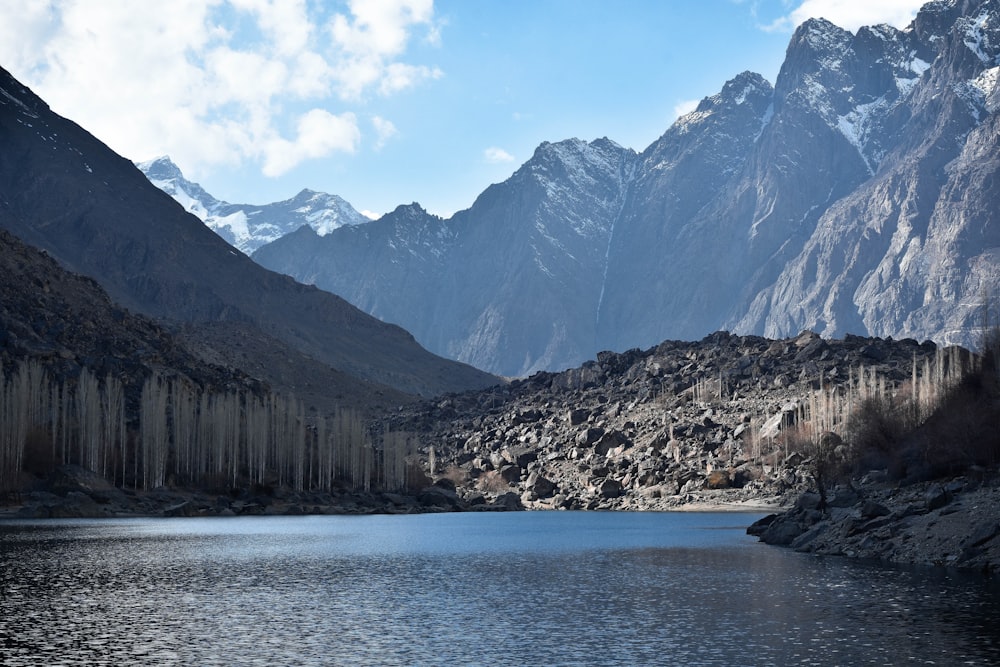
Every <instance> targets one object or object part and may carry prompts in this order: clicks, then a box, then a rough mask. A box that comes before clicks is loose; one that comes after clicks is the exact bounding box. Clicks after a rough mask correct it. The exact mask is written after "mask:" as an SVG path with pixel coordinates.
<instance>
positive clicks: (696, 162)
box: [254, 0, 1000, 375]
mask: <svg viewBox="0 0 1000 667" xmlns="http://www.w3.org/2000/svg"><path fill="white" fill-rule="evenodd" d="M998 73H1000V2H998V1H997V0H950V1H939V2H931V3H928V4H927V5H925V6H924V7H923V8H922V9H921V11H920V12H919V13H918V15H917V17H916V18H915V20H914V21H913V23H912V24H911V25H910V26H909V27H907V28H906V29H905V30H897V29H895V28H892V27H890V26H886V25H881V26H874V27H865V28H861V29H859V30H858V31H857V33H851V32H848V31H846V30H843V29H841V28H838V27H837V26H835V25H833V24H832V23H830V22H828V21H825V20H821V19H818V20H810V21H807V22H805V23H804V24H803V25H801V26H800V27H799V28H798V29H797V30H796V31H795V33H794V35H793V36H792V38H791V40H790V42H789V46H788V50H787V53H786V57H785V61H784V63H783V65H782V68H781V70H780V72H779V74H778V77H777V79H776V81H775V83H774V85H773V87H772V86H771V84H770V83H768V82H767V81H765V80H764V79H763V78H762V77H760V76H759V75H756V74H753V73H750V72H745V73H743V74H740V75H738V76H737V77H735V78H733V79H732V80H731V81H729V82H727V83H726V84H725V85H724V86H723V88H722V90H721V91H720V92H719V93H718V94H717V95H714V96H712V97H709V98H706V99H705V100H703V101H702V102H701V104H700V105H699V106H698V108H697V109H696V110H695V111H694V112H692V113H690V114H687V115H685V116H683V117H682V118H680V119H678V120H677V121H676V122H675V123H674V125H673V126H672V127H671V128H669V129H668V130H667V132H665V133H664V134H663V135H662V136H661V137H660V138H659V139H658V140H657V141H656V142H654V143H653V144H652V145H651V146H649V147H648V148H646V150H644V151H643V152H642V153H641V154H640V155H638V156H636V155H634V154H633V153H631V152H630V151H625V150H624V149H619V152H618V153H617V154H616V156H615V157H612V153H613V151H612V152H609V150H608V145H609V144H611V142H607V141H606V140H602V141H599V142H593V143H591V144H587V143H585V142H579V141H576V140H571V141H567V142H561V143H558V144H543V145H542V146H541V147H539V149H538V151H537V152H536V154H535V155H534V156H533V157H532V158H531V159H530V160H529V161H528V162H526V163H525V164H524V165H523V166H522V167H521V169H519V170H518V171H517V172H516V173H515V174H514V175H513V176H512V177H511V178H510V179H508V180H507V181H506V182H504V183H502V184H499V185H495V186H491V187H490V188H489V189H487V190H486V191H485V192H484V193H483V195H482V196H481V197H480V198H479V199H478V200H477V201H476V202H475V203H474V204H473V206H472V207H471V208H470V209H468V210H467V211H462V212H460V213H458V214H456V215H455V216H454V217H453V218H452V219H450V220H439V221H436V222H435V223H434V228H435V229H437V230H439V231H440V234H439V235H437V236H428V235H426V234H424V232H423V229H424V227H422V226H420V225H414V226H399V227H396V228H395V230H394V232H393V233H392V234H383V233H381V232H379V233H375V232H374V231H372V232H369V231H368V230H367V229H366V228H371V229H382V228H381V227H379V223H374V224H372V223H370V224H366V225H361V226H359V227H358V228H356V229H352V230H343V229H342V230H336V231H334V232H333V233H332V234H331V235H330V236H329V237H328V238H327V239H325V242H324V243H316V242H315V239H313V238H308V235H306V234H302V235H297V236H296V235H292V236H289V237H285V238H283V239H279V240H278V241H276V242H274V243H272V244H269V245H267V246H263V247H262V248H261V249H260V250H258V251H257V252H256V253H255V255H254V257H255V259H257V260H258V261H260V262H261V263H262V264H264V265H265V266H268V267H270V268H273V269H275V270H279V271H283V272H286V273H289V274H290V275H293V276H296V277H298V278H300V279H302V280H305V281H309V282H315V283H316V284H317V285H320V286H323V287H329V288H331V289H334V290H335V291H337V292H338V293H340V294H343V295H344V296H345V297H346V298H348V299H349V300H351V301H352V302H353V303H356V304H357V305H359V306H360V307H361V308H363V309H365V310H368V311H370V312H378V314H379V316H381V317H384V318H386V319H387V320H390V321H395V322H399V323H401V324H403V325H404V326H406V327H407V328H408V329H409V330H411V331H413V332H414V334H415V335H416V336H417V337H418V339H419V340H420V341H421V342H422V343H424V344H425V345H427V346H428V347H429V348H430V349H432V350H434V351H436V352H438V353H441V354H447V355H452V356H455V357H457V358H460V359H465V360H469V361H474V362H475V363H477V364H478V365H480V366H481V367H483V368H487V369H490V370H493V371H495V372H499V373H503V374H507V375H522V374H526V373H529V372H531V371H533V370H537V369H550V370H558V369H560V368H565V367H566V366H572V365H574V364H577V363H579V362H580V361H582V360H583V359H586V358H589V357H591V356H593V355H594V354H595V353H596V352H598V351H600V350H604V349H614V350H623V349H626V348H630V347H636V346H638V347H646V346H649V345H654V344H656V343H658V342H659V341H661V340H664V339H672V338H673V339H688V340H693V339H698V338H700V337H701V336H704V335H705V334H706V333H708V332H711V331H715V330H718V329H728V330H731V331H734V332H737V333H747V334H763V335H767V336H769V337H772V338H782V337H787V336H791V335H794V334H796V333H798V332H799V331H802V330H804V329H813V330H816V331H819V332H821V333H822V334H823V335H825V336H830V337H838V336H842V335H844V334H846V333H856V334H868V335H879V336H894V337H914V338H920V339H927V338H931V339H934V340H937V341H938V342H941V343H959V344H963V345H975V344H976V342H977V339H978V338H979V336H980V327H981V318H982V314H981V310H982V306H983V304H984V301H985V300H989V299H991V298H995V297H996V295H997V294H1000V229H998V222H1000V221H998V216H1000V191H998V185H997V183H998V182H1000V162H998V160H1000V152H998V151H997V144H998V143H1000V118H998V114H997V112H998V108H1000V92H998V84H997V81H998ZM600 155H604V157H603V158H599V157H598V156H600ZM588 156H590V157H588ZM352 254H355V255H360V256H364V257H368V258H376V257H380V258H384V259H385V261H386V262H390V263H391V264H392V265H393V266H392V268H391V269H388V268H386V266H385V265H384V264H378V263H375V262H369V263H365V264H351V259H350V257H349V255H352ZM346 266H350V267H351V268H350V270H349V271H345V270H344V268H345V267H346ZM305 267H308V269H306V268H305ZM411 269H412V270H411ZM429 273H434V274H436V275H428V276H426V277H425V274H429ZM411 276H416V277H411ZM397 293H398V298H396V297H395V296H394V295H396V294H397ZM371 295H379V296H378V298H377V299H375V298H371ZM386 295H388V296H386ZM416 303H419V304H420V307H419V308H418V307H415V306H414V305H413V304H416ZM522 315H523V316H522Z"/></svg>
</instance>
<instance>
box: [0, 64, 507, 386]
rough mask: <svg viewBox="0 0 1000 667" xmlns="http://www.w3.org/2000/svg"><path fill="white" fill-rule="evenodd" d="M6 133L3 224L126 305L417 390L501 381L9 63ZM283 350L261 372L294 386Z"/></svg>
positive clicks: (1, 139) (0, 197)
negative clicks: (230, 227) (54, 99)
mask: <svg viewBox="0 0 1000 667" xmlns="http://www.w3.org/2000/svg"><path fill="white" fill-rule="evenodd" d="M0 143H2V144H3V146H4V150H3V151H2V152H0V227H2V228H5V229H7V230H8V231H10V232H12V233H13V234H15V235H16V236H18V237H19V238H20V239H22V240H23V241H25V242H26V243H28V244H30V245H33V246H36V247H38V248H42V249H44V250H46V251H47V252H48V253H49V254H50V255H51V256H52V257H54V258H56V259H57V260H58V261H59V262H61V263H62V264H63V266H64V267H66V268H68V269H70V270H71V271H73V272H75V273H79V274H83V275H87V276H90V277H93V278H94V279H96V280H97V281H98V283H100V285H101V286H102V287H103V288H104V289H105V290H106V291H107V292H108V294H109V295H110V296H111V297H112V299H114V300H115V301H116V302H118V303H119V304H120V305H121V306H124V307H126V308H129V309H131V310H133V311H136V312H140V313H143V314H146V315H149V316H153V317H157V318H164V319H168V320H171V321H173V322H180V323H185V324H186V325H188V326H189V327H190V328H193V329H199V328H211V329H213V330H215V332H216V333H217V332H218V329H219V328H227V329H228V330H229V331H230V334H229V336H228V337H229V339H230V340H232V341H234V342H235V341H238V340H240V339H241V338H244V337H245V335H244V334H245V332H246V330H247V329H248V328H249V329H252V330H255V331H256V332H257V333H259V334H260V335H261V337H263V338H269V339H273V340H277V341H280V342H281V344H282V345H284V346H287V347H288V348H289V349H291V350H294V351H295V355H293V356H299V355H304V356H306V357H310V358H312V359H313V360H314V361H315V362H318V363H313V364H311V366H317V365H319V366H320V367H333V368H335V369H337V370H339V371H341V372H342V373H345V374H346V375H347V376H350V377H353V378H356V379H360V380H362V381H365V382H374V383H378V384H382V385H388V386H389V387H392V388H394V389H396V390H400V391H404V392H407V393H411V394H426V395H433V394H436V393H440V392H443V391H454V390H456V389H468V388H473V387H482V386H489V385H490V384H492V383H493V382H495V381H496V378H494V377H492V376H489V375H487V374H485V373H482V372H480V371H477V370H476V369H473V368H471V367H469V366H467V365H463V364H457V363H455V362H452V361H449V360H446V359H443V358H440V357H437V356H434V355H432V354H430V353H428V352H427V351H426V350H425V349H423V348H421V347H420V346H419V345H418V344H417V343H416V342H415V341H414V340H413V337H412V336H411V335H410V334H409V333H407V332H406V331H404V330H402V329H400V328H399V327H396V326H391V325H387V324H385V323H383V322H380V321H378V320H377V319H375V318H373V317H371V316H369V315H367V314H365V313H363V312H361V311H359V310H358V309H357V308H355V307H353V306H351V305H350V304H348V303H347V302H345V301H344V300H343V299H341V298H339V297H337V296H334V295H332V294H329V293H326V292H322V291H320V290H318V289H316V288H315V287H311V286H306V285H302V284H299V283H296V282H295V281H293V280H292V279H290V278H288V277H287V276H281V275H278V274H275V273H272V272H270V271H267V270H265V269H263V268H261V267H260V266H259V265H257V264H255V263H254V262H252V261H251V260H250V259H249V258H247V257H246V256H245V255H243V254H242V253H239V252H237V251H236V250H234V249H233V248H232V247H231V246H230V245H229V244H227V243H226V242H225V241H223V240H222V239H221V238H219V237H218V236H217V235H216V234H214V233H213V232H211V231H210V230H209V229H207V228H206V227H205V225H204V224H202V223H201V221H199V220H198V219H197V218H195V217H194V216H192V215H190V214H188V213H187V212H185V211H184V210H183V209H182V208H181V207H180V206H178V204H177V203H176V202H175V201H173V200H172V199H171V198H170V197H169V196H167V195H166V194H164V193H163V192H161V191H160V190H158V189H157V188H155V187H154V186H153V185H151V184H150V183H149V181H148V180H147V179H146V178H145V177H144V176H143V174H142V173H141V172H140V171H139V170H138V169H136V168H135V166H134V165H132V164H131V163H130V162H128V161H127V160H125V159H123V158H121V157H120V156H118V155H116V154H114V153H113V152H112V151H111V150H110V149H108V148H107V146H105V145H103V144H101V143H100V142H99V141H98V140H96V139H95V138H94V137H93V136H91V135H90V134H89V133H87V132H86V131H85V130H83V129H82V128H80V127H79V126H77V125H75V124H74V123H72V122H70V121H68V120H66V119H64V118H61V117H59V116H58V115H56V114H54V113H52V111H51V110H50V109H49V108H48V106H47V105H46V104H45V102H44V101H42V100H41V99H39V98H38V97H37V96H35V95H34V94H33V93H32V92H31V91H30V90H28V89H27V88H25V87H24V86H23V85H21V84H20V83H19V82H17V81H16V80H14V79H13V78H12V77H11V76H10V75H9V73H7V72H6V71H4V70H0ZM219 339H220V336H218V335H216V336H215V340H219ZM230 354H231V355H232V356H231V357H230V358H231V359H234V360H237V361H238V358H239V354H238V351H236V350H230ZM279 356H280V358H276V359H275V362H276V363H278V364H280V365H281V366H280V368H279V367H275V368H264V369H261V370H262V371H263V372H264V373H265V374H266V375H265V376H264V377H261V379H264V380H268V381H269V382H272V384H273V385H274V386H276V387H278V388H281V389H284V390H288V391H291V392H292V393H295V386H296V385H297V384H299V382H298V381H297V380H296V375H297V373H296V372H294V371H293V369H292V367H291V366H290V365H288V364H285V361H288V360H289V355H284V354H282V355H279ZM292 361H294V359H292ZM239 363H241V364H242V363H244V362H243V361H239Z"/></svg>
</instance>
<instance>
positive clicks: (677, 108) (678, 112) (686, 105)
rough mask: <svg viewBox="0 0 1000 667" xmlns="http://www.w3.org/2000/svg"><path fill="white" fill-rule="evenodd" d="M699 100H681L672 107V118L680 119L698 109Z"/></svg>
mask: <svg viewBox="0 0 1000 667" xmlns="http://www.w3.org/2000/svg"><path fill="white" fill-rule="evenodd" d="M700 101H701V100H682V101H680V102H678V103H677V104H675V105H674V118H680V117H681V116H683V115H685V114H689V113H691V112H692V111H694V110H695V109H697V108H698V103H699V102H700Z"/></svg>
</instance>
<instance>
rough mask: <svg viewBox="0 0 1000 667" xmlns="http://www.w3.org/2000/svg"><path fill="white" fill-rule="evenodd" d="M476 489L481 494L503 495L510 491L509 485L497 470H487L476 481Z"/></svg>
mask: <svg viewBox="0 0 1000 667" xmlns="http://www.w3.org/2000/svg"><path fill="white" fill-rule="evenodd" d="M476 488H478V489H479V491H480V492H482V493H503V492H505V491H507V490H509V489H510V485H509V484H508V483H507V480H505V479H504V478H503V476H502V475H501V474H500V471H499V470H487V471H486V472H484V473H483V474H482V475H480V476H479V479H477V480H476Z"/></svg>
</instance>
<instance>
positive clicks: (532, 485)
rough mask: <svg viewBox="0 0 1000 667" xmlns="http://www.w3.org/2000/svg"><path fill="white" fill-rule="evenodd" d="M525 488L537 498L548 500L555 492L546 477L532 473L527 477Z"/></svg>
mask: <svg viewBox="0 0 1000 667" xmlns="http://www.w3.org/2000/svg"><path fill="white" fill-rule="evenodd" d="M527 488H528V490H529V491H531V492H532V493H534V494H535V496H537V497H538V498H548V497H549V496H551V495H553V494H554V493H555V492H556V489H557V488H558V487H556V485H555V484H554V483H553V482H552V481H551V480H549V479H547V478H546V477H544V476H542V475H540V474H538V473H537V472H533V473H531V474H530V475H528V481H527Z"/></svg>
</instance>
